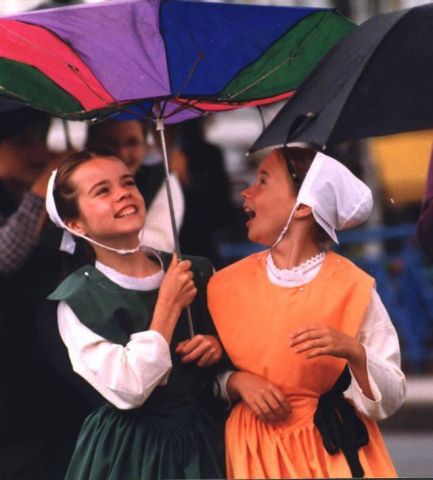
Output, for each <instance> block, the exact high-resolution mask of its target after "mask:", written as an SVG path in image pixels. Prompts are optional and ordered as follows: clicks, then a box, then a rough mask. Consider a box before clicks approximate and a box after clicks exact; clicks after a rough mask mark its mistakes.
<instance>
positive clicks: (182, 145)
mask: <svg viewBox="0 0 433 480" xmlns="http://www.w3.org/2000/svg"><path fill="white" fill-rule="evenodd" d="M205 121H206V120H205V118H203V117H200V118H196V119H193V120H189V121H187V122H183V123H180V124H178V125H176V128H177V138H175V139H174V141H173V143H177V144H178V152H177V154H173V155H172V156H171V157H170V167H171V169H172V170H173V171H174V172H176V173H177V175H178V177H179V180H180V183H181V185H182V189H183V194H184V196H185V216H184V219H183V225H182V228H181V230H180V245H181V249H182V251H183V252H185V253H187V254H194V255H201V256H204V257H207V258H209V259H210V260H211V261H212V263H213V264H214V265H215V267H217V268H218V267H221V266H222V263H223V259H221V258H220V256H219V254H218V250H217V244H218V241H220V240H224V239H228V236H229V233H230V227H231V225H232V219H233V217H234V206H233V204H232V201H231V192H230V182H229V177H228V174H227V171H226V169H225V165H224V157H223V154H222V151H221V149H220V148H219V147H218V146H216V145H213V144H211V143H209V142H208V141H207V140H206V137H205V126H206V123H205Z"/></svg>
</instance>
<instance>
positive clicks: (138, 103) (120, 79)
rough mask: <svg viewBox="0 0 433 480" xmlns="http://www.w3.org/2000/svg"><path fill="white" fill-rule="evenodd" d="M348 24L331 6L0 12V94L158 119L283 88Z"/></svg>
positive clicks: (75, 115) (81, 114) (103, 6)
mask: <svg viewBox="0 0 433 480" xmlns="http://www.w3.org/2000/svg"><path fill="white" fill-rule="evenodd" d="M353 28H354V24H353V23H352V22H350V21H349V20H348V19H346V18H345V17H342V16H341V15H339V14H338V12H336V11H335V10H330V9H315V8H295V7H270V6H253V5H236V4H222V3H207V2H190V1H179V0H161V1H160V0H120V1H110V2H107V3H99V4H87V5H78V6H72V7H63V8H54V9H49V10H41V11H36V12H30V13H25V14H21V15H17V16H13V17H7V18H3V19H0V93H1V94H3V95H5V96H8V97H11V98H14V99H18V100H20V101H22V102H24V103H26V104H29V105H31V106H33V107H35V108H39V109H41V110H45V111H47V112H49V113H50V114H53V115H55V116H59V117H63V118H68V119H76V120H79V119H95V118H96V119H99V118H103V117H105V116H107V115H110V114H112V113H113V112H116V111H123V112H125V111H128V112H130V113H131V114H132V115H134V114H135V115H136V116H140V117H144V116H152V117H154V118H157V117H162V118H164V119H166V121H167V122H176V121H182V120H184V119H187V118H191V117H194V116H197V115H199V114H201V113H203V112H207V111H221V110H226V109H232V108H239V107H242V106H252V105H262V104H267V103H270V102H274V101H277V100H281V99H284V98H287V97H289V96H290V95H291V94H292V93H293V91H294V90H295V89H296V88H297V87H298V85H299V84H300V83H301V81H302V80H303V79H304V78H305V77H306V75H307V74H308V73H309V72H310V71H311V70H312V69H313V67H314V66H315V65H316V63H317V62H318V61H319V60H320V58H321V57H322V56H323V55H324V54H325V53H326V52H327V51H328V50H329V49H330V48H331V47H332V46H333V45H334V44H335V43H336V42H338V41H339V40H340V39H342V38H343V37H344V36H346V35H347V34H348V33H349V32H350V31H351V30H352V29H353Z"/></svg>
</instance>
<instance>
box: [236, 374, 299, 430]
mask: <svg viewBox="0 0 433 480" xmlns="http://www.w3.org/2000/svg"><path fill="white" fill-rule="evenodd" d="M227 392H228V394H229V397H230V398H231V399H232V400H234V399H235V398H236V397H240V398H241V399H242V400H243V401H244V402H245V404H246V405H247V406H248V407H249V408H250V409H251V410H252V411H253V413H254V414H255V415H256V416H257V417H258V418H260V420H262V421H263V422H272V423H275V422H281V421H284V420H286V419H287V417H288V416H289V414H290V412H291V408H290V405H289V403H288V401H287V398H286V396H285V395H284V393H283V392H282V391H281V390H280V389H279V388H278V387H277V386H276V385H274V384H273V383H271V382H270V381H269V380H266V379H265V378H263V377H260V376H259V375H255V374H254V373H250V372H242V371H238V372H233V373H232V374H231V375H230V377H229V378H228V381H227Z"/></svg>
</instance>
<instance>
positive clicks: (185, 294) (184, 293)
mask: <svg viewBox="0 0 433 480" xmlns="http://www.w3.org/2000/svg"><path fill="white" fill-rule="evenodd" d="M196 295H197V288H196V286H195V284H194V281H193V273H192V271H191V262H190V261H189V260H181V261H178V259H177V255H176V254H175V253H173V259H172V261H171V263H170V266H169V267H168V270H167V273H166V274H165V277H164V280H163V281H162V283H161V287H160V290H159V295H158V301H159V302H162V303H163V304H165V305H167V306H169V307H171V308H175V309H178V310H179V312H180V311H182V310H183V309H184V308H185V307H187V306H188V305H190V304H191V302H192V301H193V300H194V297H195V296H196Z"/></svg>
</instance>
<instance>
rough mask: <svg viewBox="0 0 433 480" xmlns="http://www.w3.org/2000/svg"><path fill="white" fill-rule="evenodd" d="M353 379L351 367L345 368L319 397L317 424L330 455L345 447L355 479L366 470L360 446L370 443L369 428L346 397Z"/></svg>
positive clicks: (316, 414) (344, 453)
mask: <svg viewBox="0 0 433 480" xmlns="http://www.w3.org/2000/svg"><path fill="white" fill-rule="evenodd" d="M350 381H351V375H350V372H349V367H348V366H347V365H346V367H345V368H344V370H343V373H342V374H341V375H340V377H339V378H338V380H337V381H336V383H335V385H334V386H333V387H332V388H331V390H329V391H328V392H326V393H324V394H323V395H321V396H320V397H319V403H318V406H317V409H316V412H315V414H314V425H315V426H316V427H317V429H318V430H319V432H320V435H321V436H322V442H323V446H324V447H325V449H326V451H327V452H328V453H329V454H330V455H335V454H336V453H337V452H339V451H340V450H342V452H343V455H344V456H345V458H346V460H347V463H348V465H349V468H350V471H351V473H352V476H353V477H354V478H362V477H363V476H364V469H363V468H362V465H361V463H360V461H359V456H358V449H359V448H361V447H363V446H365V445H367V444H368V440H369V439H368V431H367V428H366V427H365V425H364V423H363V422H362V420H361V419H360V418H359V417H358V416H357V415H356V413H355V409H354V407H353V406H352V404H351V403H349V402H348V401H347V400H346V399H345V398H344V396H343V392H344V391H345V390H347V388H348V387H349V384H350Z"/></svg>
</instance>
